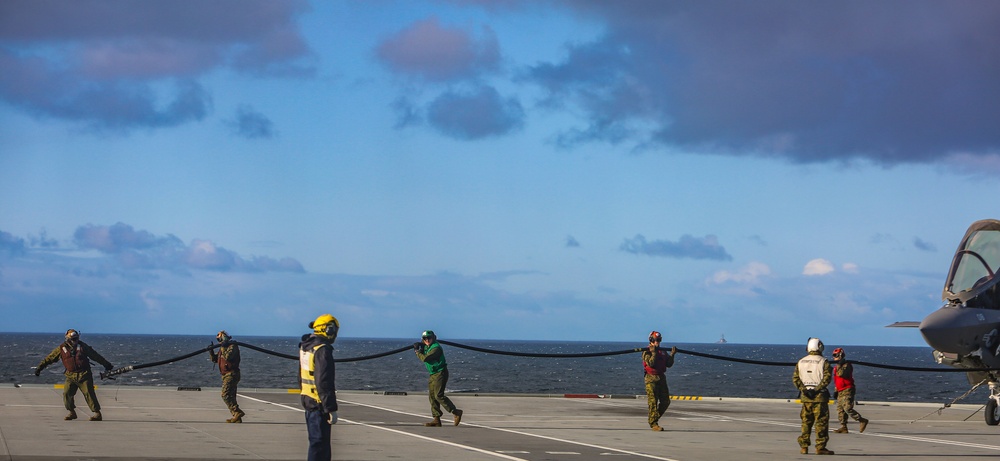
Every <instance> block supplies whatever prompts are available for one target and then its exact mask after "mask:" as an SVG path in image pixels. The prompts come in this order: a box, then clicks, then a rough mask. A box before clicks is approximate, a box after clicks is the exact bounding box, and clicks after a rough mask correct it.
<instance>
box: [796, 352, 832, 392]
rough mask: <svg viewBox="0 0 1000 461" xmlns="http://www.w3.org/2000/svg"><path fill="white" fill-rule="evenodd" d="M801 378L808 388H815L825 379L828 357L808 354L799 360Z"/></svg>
mask: <svg viewBox="0 0 1000 461" xmlns="http://www.w3.org/2000/svg"><path fill="white" fill-rule="evenodd" d="M798 367H799V368H798V369H799V379H800V380H802V384H803V385H804V386H806V389H815V388H816V386H819V383H820V382H821V381H823V370H825V369H826V359H825V358H823V356H822V355H807V356H805V357H802V360H799V365H798Z"/></svg>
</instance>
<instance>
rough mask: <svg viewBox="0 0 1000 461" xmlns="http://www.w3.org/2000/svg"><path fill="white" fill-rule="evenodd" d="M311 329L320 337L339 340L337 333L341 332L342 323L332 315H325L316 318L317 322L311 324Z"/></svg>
mask: <svg viewBox="0 0 1000 461" xmlns="http://www.w3.org/2000/svg"><path fill="white" fill-rule="evenodd" d="M309 328H312V329H313V333H316V334H318V335H320V336H326V337H327V338H330V339H337V332H338V331H340V322H338V321H337V318H336V317H334V316H332V315H330V314H323V315H321V316H319V317H316V320H313V321H312V322H309Z"/></svg>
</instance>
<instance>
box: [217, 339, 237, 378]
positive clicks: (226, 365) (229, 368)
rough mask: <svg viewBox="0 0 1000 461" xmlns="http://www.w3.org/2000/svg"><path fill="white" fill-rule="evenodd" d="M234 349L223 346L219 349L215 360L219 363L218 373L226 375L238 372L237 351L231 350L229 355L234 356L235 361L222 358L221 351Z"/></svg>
mask: <svg viewBox="0 0 1000 461" xmlns="http://www.w3.org/2000/svg"><path fill="white" fill-rule="evenodd" d="M233 347H236V346H235V345H231V346H223V347H220V348H219V356H218V358H217V359H216V360H217V361H218V362H219V373H221V374H226V373H230V372H233V371H240V352H239V349H233V350H231V352H230V353H231V354H234V355H235V357H234V359H235V360H231V361H230V360H227V359H225V358H224V357H223V354H222V351H223V350H230V348H233Z"/></svg>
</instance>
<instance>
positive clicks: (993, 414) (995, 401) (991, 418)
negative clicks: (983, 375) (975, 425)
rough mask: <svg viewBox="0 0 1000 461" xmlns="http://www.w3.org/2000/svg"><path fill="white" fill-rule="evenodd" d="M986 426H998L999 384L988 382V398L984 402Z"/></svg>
mask: <svg viewBox="0 0 1000 461" xmlns="http://www.w3.org/2000/svg"><path fill="white" fill-rule="evenodd" d="M986 424H989V425H990V426H996V425H997V424H1000V383H997V382H996V381H990V398H989V400H987V401H986Z"/></svg>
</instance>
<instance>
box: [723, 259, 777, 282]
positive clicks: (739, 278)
mask: <svg viewBox="0 0 1000 461" xmlns="http://www.w3.org/2000/svg"><path fill="white" fill-rule="evenodd" d="M769 275H771V268H770V267H768V265H767V264H764V263H761V262H756V261H754V262H751V263H750V264H747V265H746V266H743V267H741V268H739V269H738V270H736V271H735V272H730V271H725V270H723V271H718V272H716V273H715V274H713V275H712V277H711V278H709V280H708V282H709V283H714V284H717V285H719V284H723V283H726V282H733V283H742V284H752V283H757V281H758V280H759V279H760V278H761V277H766V276H769Z"/></svg>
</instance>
